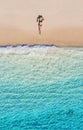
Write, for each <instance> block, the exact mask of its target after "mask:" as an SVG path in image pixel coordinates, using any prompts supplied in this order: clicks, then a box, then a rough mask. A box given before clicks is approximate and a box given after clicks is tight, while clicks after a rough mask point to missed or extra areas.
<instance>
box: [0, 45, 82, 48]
mask: <svg viewBox="0 0 83 130" xmlns="http://www.w3.org/2000/svg"><path fill="white" fill-rule="evenodd" d="M7 47H9V48H10V47H12V48H15V47H30V48H32V47H57V48H83V46H57V45H55V44H32V45H30V44H16V45H12V44H11V45H10V44H9V45H0V48H7Z"/></svg>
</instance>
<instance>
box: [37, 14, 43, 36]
mask: <svg viewBox="0 0 83 130" xmlns="http://www.w3.org/2000/svg"><path fill="white" fill-rule="evenodd" d="M43 21H44V18H43V16H42V15H38V17H37V22H38V31H39V34H41V27H42V22H43Z"/></svg>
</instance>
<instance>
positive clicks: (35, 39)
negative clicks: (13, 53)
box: [0, 27, 83, 47]
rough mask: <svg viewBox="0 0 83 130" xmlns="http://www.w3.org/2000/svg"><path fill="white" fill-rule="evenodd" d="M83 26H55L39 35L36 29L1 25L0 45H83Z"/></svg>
mask: <svg viewBox="0 0 83 130" xmlns="http://www.w3.org/2000/svg"><path fill="white" fill-rule="evenodd" d="M82 34H83V28H80V27H79V28H72V27H70V28H65V27H64V28H55V29H51V30H43V31H42V34H41V35H39V34H38V31H37V29H36V31H35V30H33V31H27V30H22V29H20V28H14V27H13V28H12V27H1V28H0V46H6V45H13V46H14V45H23V44H27V45H34V44H44V45H56V46H78V47H80V46H83V35H82Z"/></svg>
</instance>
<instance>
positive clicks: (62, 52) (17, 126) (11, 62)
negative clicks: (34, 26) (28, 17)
mask: <svg viewBox="0 0 83 130" xmlns="http://www.w3.org/2000/svg"><path fill="white" fill-rule="evenodd" d="M0 130H83V48H56V47H45V46H34V47H27V46H23V47H21V46H18V47H2V48H0Z"/></svg>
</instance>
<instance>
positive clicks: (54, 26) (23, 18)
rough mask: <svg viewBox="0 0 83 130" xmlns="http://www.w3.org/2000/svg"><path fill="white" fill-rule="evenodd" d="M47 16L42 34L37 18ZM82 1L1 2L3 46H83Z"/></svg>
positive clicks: (1, 40)
mask: <svg viewBox="0 0 83 130" xmlns="http://www.w3.org/2000/svg"><path fill="white" fill-rule="evenodd" d="M39 14H42V15H43V16H44V19H45V21H44V22H43V26H42V34H41V35H39V34H38V27H37V22H36V18H37V16H38V15H39ZM82 34H83V1H82V0H79V1H78V0H73V1H72V0H70V1H67V0H46V1H43V0H42V1H40V0H36V1H33V0H18V1H17V0H12V1H11V0H7V1H5V0H1V1H0V46H4V45H17V44H28V45H33V44H51V45H57V46H83V36H82Z"/></svg>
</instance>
